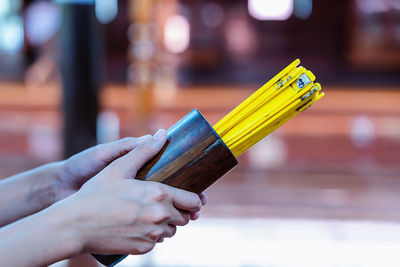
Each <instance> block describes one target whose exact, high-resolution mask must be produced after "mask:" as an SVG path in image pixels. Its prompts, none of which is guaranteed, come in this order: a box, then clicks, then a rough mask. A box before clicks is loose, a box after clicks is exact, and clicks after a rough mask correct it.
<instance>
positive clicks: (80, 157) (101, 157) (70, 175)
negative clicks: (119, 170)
mask: <svg viewBox="0 0 400 267" xmlns="http://www.w3.org/2000/svg"><path fill="white" fill-rule="evenodd" d="M151 138H152V136H151V135H145V136H142V137H140V138H133V137H126V138H123V139H120V140H117V141H114V142H110V143H105V144H99V145H97V146H94V147H91V148H88V149H86V150H84V151H82V152H80V153H78V154H75V155H73V156H72V157H70V158H68V159H67V160H65V161H63V162H62V163H61V164H60V167H59V170H58V175H57V179H56V182H55V183H54V184H55V190H54V192H55V193H54V197H55V199H54V201H53V202H56V201H59V200H61V199H64V198H66V197H67V196H69V195H72V194H73V193H75V192H77V191H78V190H79V189H80V188H81V186H82V185H83V184H84V183H85V182H86V181H88V180H89V179H90V178H92V177H93V176H95V175H96V174H97V173H99V172H100V171H101V170H103V169H104V168H105V167H106V166H107V165H108V164H110V163H111V162H112V161H114V160H116V159H117V158H120V157H121V156H123V155H125V154H126V153H128V152H129V151H131V150H132V149H134V148H135V147H136V146H138V145H140V144H141V143H143V142H145V141H146V140H150V139H151Z"/></svg>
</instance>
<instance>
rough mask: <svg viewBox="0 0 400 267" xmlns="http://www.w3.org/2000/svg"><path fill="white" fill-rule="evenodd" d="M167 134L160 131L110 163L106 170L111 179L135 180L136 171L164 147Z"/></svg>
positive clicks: (162, 130)
mask: <svg viewBox="0 0 400 267" xmlns="http://www.w3.org/2000/svg"><path fill="white" fill-rule="evenodd" d="M166 139H167V133H166V131H165V130H164V129H160V130H158V131H157V133H156V134H155V135H154V136H153V137H152V138H149V139H147V140H146V141H144V142H143V143H141V144H140V145H138V146H137V147H135V149H133V150H132V151H131V152H129V153H128V154H126V155H125V156H123V157H121V158H119V159H117V160H116V161H114V162H113V163H111V164H110V165H109V166H108V167H107V168H106V169H107V171H111V172H112V174H113V175H112V176H113V177H117V178H129V177H131V178H135V176H136V173H137V171H138V170H139V169H140V168H141V167H142V166H143V165H144V164H145V163H146V162H148V161H149V160H150V159H152V158H153V157H154V156H155V155H156V154H157V153H158V152H159V151H160V150H161V148H162V147H163V146H164V144H165V141H166Z"/></svg>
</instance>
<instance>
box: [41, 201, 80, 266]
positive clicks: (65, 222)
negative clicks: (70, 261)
mask: <svg viewBox="0 0 400 267" xmlns="http://www.w3.org/2000/svg"><path fill="white" fill-rule="evenodd" d="M74 204H75V203H74V202H73V201H70V199H65V200H64V201H60V202H57V203H55V204H54V205H52V206H51V207H49V208H48V209H47V210H44V211H43V212H44V213H45V215H44V216H45V217H46V218H47V221H48V229H49V232H50V233H55V235H57V236H58V242H61V243H62V244H63V245H62V251H60V254H63V255H62V257H61V259H65V258H71V257H73V256H76V255H78V254H80V253H82V250H83V244H84V242H83V241H84V240H83V231H82V230H81V227H80V225H79V223H78V221H79V218H80V217H81V216H80V214H79V208H77V205H74Z"/></svg>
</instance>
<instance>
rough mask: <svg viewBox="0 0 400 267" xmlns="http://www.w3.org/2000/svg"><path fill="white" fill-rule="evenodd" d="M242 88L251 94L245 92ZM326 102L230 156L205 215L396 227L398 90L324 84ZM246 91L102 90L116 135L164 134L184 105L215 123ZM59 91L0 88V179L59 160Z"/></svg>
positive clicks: (399, 171) (399, 182)
mask: <svg viewBox="0 0 400 267" xmlns="http://www.w3.org/2000/svg"><path fill="white" fill-rule="evenodd" d="M249 88H250V89H252V88H254V87H251V86H249ZM325 92H326V93H327V95H326V97H325V98H324V99H323V100H321V101H320V102H319V103H316V104H314V106H313V107H312V108H311V109H309V110H307V111H305V112H303V113H302V114H300V115H299V116H298V117H296V118H295V119H293V120H291V121H290V122H288V123H287V124H286V125H284V126H283V127H282V128H280V129H279V130H278V131H277V132H275V133H274V134H273V135H271V136H269V137H268V138H267V139H265V140H264V141H262V142H261V143H260V144H259V145H257V146H256V147H254V148H253V149H251V151H250V152H248V153H246V154H244V155H243V156H241V157H240V158H239V162H240V164H239V166H238V167H237V168H236V169H234V170H232V171H231V172H230V173H229V174H228V175H226V176H225V177H223V178H222V179H221V180H220V181H218V182H217V183H216V184H215V186H213V187H211V188H210V189H209V190H208V191H207V192H208V195H209V198H210V201H209V203H210V204H209V205H208V206H207V207H206V208H205V209H204V216H206V217H288V218H294V217H296V218H332V219H371V220H394V221H400V208H399V207H400V206H399V205H400V204H399V203H400V159H399V158H400V104H399V103H400V87H399V88H338V87H328V88H326V90H325ZM250 93H251V90H249V89H247V88H228V87H222V88H217V87H215V88H214V87H213V88H211V87H208V88H183V89H176V90H174V89H165V90H161V89H160V90H155V91H154V92H143V91H139V90H136V89H128V88H125V87H119V86H110V87H107V88H106V89H105V90H104V91H103V92H102V106H103V108H104V110H107V111H111V112H113V113H115V114H116V115H117V117H118V118H119V123H120V134H121V136H137V135H141V134H145V133H147V132H149V131H150V132H154V131H155V130H156V129H157V128H159V127H165V128H168V127H169V126H171V125H172V124H173V123H174V122H176V121H177V120H179V119H180V118H181V117H182V116H184V115H185V114H186V113H187V112H189V111H190V110H191V109H192V108H198V109H199V110H200V111H201V112H202V113H203V114H204V115H205V117H206V118H207V119H208V120H209V121H210V122H211V123H215V122H217V121H218V119H220V118H221V117H223V116H224V114H226V113H227V112H229V111H230V109H232V108H233V107H234V106H236V105H237V104H238V103H240V102H241V101H242V100H243V99H245V98H246V97H247V96H248V95H249V94H250ZM60 99H61V91H60V89H59V88H57V87H56V86H49V87H45V88H40V89H27V88H25V87H24V86H23V85H20V84H0V175H1V176H2V177H6V176H7V175H10V174H12V173H15V172H19V171H22V170H26V169H29V168H31V167H34V166H37V165H39V164H42V163H44V162H47V161H52V160H57V159H60V158H61V157H60V155H61V150H62V149H61V127H62V123H61V121H62V120H61V114H60Z"/></svg>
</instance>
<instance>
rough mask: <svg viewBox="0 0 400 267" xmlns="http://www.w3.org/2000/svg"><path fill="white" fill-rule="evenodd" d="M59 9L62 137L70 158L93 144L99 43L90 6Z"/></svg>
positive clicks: (98, 88)
mask: <svg viewBox="0 0 400 267" xmlns="http://www.w3.org/2000/svg"><path fill="white" fill-rule="evenodd" d="M61 8H62V13H63V24H62V29H61V36H60V41H61V45H60V66H61V79H62V86H63V91H64V97H63V113H64V130H63V134H64V151H65V156H66V157H69V156H71V155H73V154H75V153H77V152H79V151H81V150H83V149H85V148H87V147H89V146H92V145H94V144H96V119H97V114H98V110H99V103H98V95H99V90H100V86H101V79H100V77H101V74H100V71H101V67H100V66H101V63H102V53H101V50H102V49H101V47H102V42H101V38H100V37H101V36H100V29H99V25H98V23H97V21H96V18H95V15H94V6H93V5H89V4H64V5H61Z"/></svg>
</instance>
